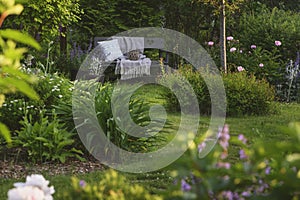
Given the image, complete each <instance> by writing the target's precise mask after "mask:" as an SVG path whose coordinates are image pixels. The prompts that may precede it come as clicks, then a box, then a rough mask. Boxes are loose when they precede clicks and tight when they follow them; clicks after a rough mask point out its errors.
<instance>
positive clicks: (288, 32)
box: [235, 6, 300, 61]
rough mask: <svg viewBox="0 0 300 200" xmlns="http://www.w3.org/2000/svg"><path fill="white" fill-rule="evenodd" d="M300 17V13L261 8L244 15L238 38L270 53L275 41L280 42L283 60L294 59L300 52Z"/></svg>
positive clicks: (243, 42)
mask: <svg viewBox="0 0 300 200" xmlns="http://www.w3.org/2000/svg"><path fill="white" fill-rule="evenodd" d="M299 27H300V16H299V14H298V13H292V12H290V11H284V10H280V9H278V8H274V9H273V10H270V9H268V8H266V7H265V6H261V7H260V8H258V9H257V10H254V11H253V12H252V13H243V14H242V16H241V20H240V24H239V25H238V26H237V30H236V34H235V35H236V37H237V38H239V40H240V41H241V43H242V44H244V45H245V46H248V47H250V45H252V44H255V45H257V46H259V47H261V48H262V49H266V50H268V51H270V52H272V50H273V49H274V41H275V40H280V41H281V42H282V46H281V47H280V48H279V54H280V55H282V58H281V59H282V60H283V61H287V60H289V59H293V57H294V55H295V54H296V52H297V51H299V48H300V47H299V44H300V41H299V38H300V29H299Z"/></svg>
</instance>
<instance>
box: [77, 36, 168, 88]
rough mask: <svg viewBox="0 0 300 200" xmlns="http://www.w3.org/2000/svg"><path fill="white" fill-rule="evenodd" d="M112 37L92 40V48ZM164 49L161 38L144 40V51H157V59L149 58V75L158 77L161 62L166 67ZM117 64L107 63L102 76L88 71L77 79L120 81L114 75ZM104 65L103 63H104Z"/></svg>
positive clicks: (83, 71)
mask: <svg viewBox="0 0 300 200" xmlns="http://www.w3.org/2000/svg"><path fill="white" fill-rule="evenodd" d="M111 39H112V37H95V38H94V42H93V45H94V48H95V47H96V46H97V45H98V42H101V41H106V40H111ZM163 48H164V40H163V39H161V38H144V51H146V52H147V50H155V49H156V50H158V58H156V59H153V58H151V67H150V74H151V75H154V76H155V75H158V74H159V73H161V61H160V59H162V61H163V65H164V66H167V65H168V52H165V51H163V50H162V49H163ZM116 64H117V60H115V61H112V62H109V63H108V64H106V65H107V68H106V69H105V71H104V73H103V74H100V75H99V74H93V73H91V71H90V70H87V69H85V70H80V71H79V72H78V73H79V77H80V79H97V81H99V82H106V81H114V80H116V79H120V78H121V75H120V74H116V73H115V67H116ZM104 65H105V63H104Z"/></svg>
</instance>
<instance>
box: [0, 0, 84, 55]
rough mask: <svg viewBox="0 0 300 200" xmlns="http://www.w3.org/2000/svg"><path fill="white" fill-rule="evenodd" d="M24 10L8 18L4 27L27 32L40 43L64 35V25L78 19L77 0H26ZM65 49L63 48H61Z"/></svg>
mask: <svg viewBox="0 0 300 200" xmlns="http://www.w3.org/2000/svg"><path fill="white" fill-rule="evenodd" d="M24 7H25V9H24V12H22V13H21V15H20V16H18V17H13V18H9V19H8V20H7V22H6V24H5V26H6V27H13V28H15V29H19V30H22V31H23V32H26V33H29V34H30V35H31V36H33V37H34V38H35V39H36V40H38V41H39V42H41V43H48V42H49V41H51V40H55V39H56V38H57V37H59V36H61V39H62V40H64V39H65V37H66V29H65V28H66V27H69V26H70V25H72V24H73V23H75V22H78V20H79V19H80V14H81V13H82V12H81V10H80V8H79V0H64V1H61V0H28V1H27V2H26V3H25V4H24ZM62 51H65V49H62Z"/></svg>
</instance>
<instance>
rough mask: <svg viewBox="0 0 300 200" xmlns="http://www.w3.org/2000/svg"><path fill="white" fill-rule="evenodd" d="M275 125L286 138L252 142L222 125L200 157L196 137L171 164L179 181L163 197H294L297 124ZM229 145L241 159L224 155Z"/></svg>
mask: <svg viewBox="0 0 300 200" xmlns="http://www.w3.org/2000/svg"><path fill="white" fill-rule="evenodd" d="M224 128H225V127H224ZM277 128H279V129H281V131H282V134H283V135H284V136H285V138H286V139H284V140H281V141H277V142H275V143H274V141H272V142H266V141H265V140H261V139H255V143H254V141H252V140H251V141H248V140H247V138H245V137H244V136H243V135H241V134H240V135H234V134H231V135H229V132H227V131H225V129H223V130H222V129H220V138H219V143H218V145H217V146H216V147H215V148H214V150H213V151H212V152H210V153H209V154H208V155H207V156H206V157H204V158H199V153H200V154H201V151H202V150H201V149H202V148H203V147H204V146H205V145H203V144H205V142H203V143H201V142H200V143H198V141H197V142H195V144H193V145H191V148H190V150H189V151H188V153H187V154H186V155H185V156H184V157H182V158H181V160H179V161H178V162H177V163H176V164H175V165H174V166H172V167H173V168H172V169H174V170H173V171H172V173H171V174H172V175H173V176H174V177H176V178H177V180H178V181H177V183H178V184H177V189H174V190H170V191H168V192H167V195H166V199H199V198H201V199H229V198H228V197H232V198H233V199H241V198H243V199H248V198H249V199H298V198H299V184H300V182H299V177H300V176H299V174H300V172H299V167H300V162H299V151H300V149H299V141H300V140H299V134H300V124H299V123H291V124H290V126H289V128H286V127H277ZM221 130H222V131H221ZM225 132H226V133H225ZM224 135H226V137H224ZM200 141H203V139H200ZM227 142H228V143H227ZM198 144H199V145H198ZM226 144H227V145H229V146H227V145H226ZM197 145H198V146H197ZM233 149H237V150H238V151H239V155H234V156H235V157H240V158H239V159H238V158H234V160H233V159H230V158H229V157H227V154H228V152H229V153H230V151H231V150H233ZM180 187H181V189H179V188H180Z"/></svg>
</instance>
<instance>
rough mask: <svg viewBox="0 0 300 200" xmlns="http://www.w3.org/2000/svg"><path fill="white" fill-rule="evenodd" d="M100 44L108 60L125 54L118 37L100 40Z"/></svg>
mask: <svg viewBox="0 0 300 200" xmlns="http://www.w3.org/2000/svg"><path fill="white" fill-rule="evenodd" d="M98 44H99V45H100V48H101V50H102V53H103V54H104V57H105V61H106V62H110V61H113V60H115V59H117V58H119V57H121V56H122V55H123V53H122V51H121V49H120V46H119V42H118V40H117V39H113V40H107V41H102V42H98Z"/></svg>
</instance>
